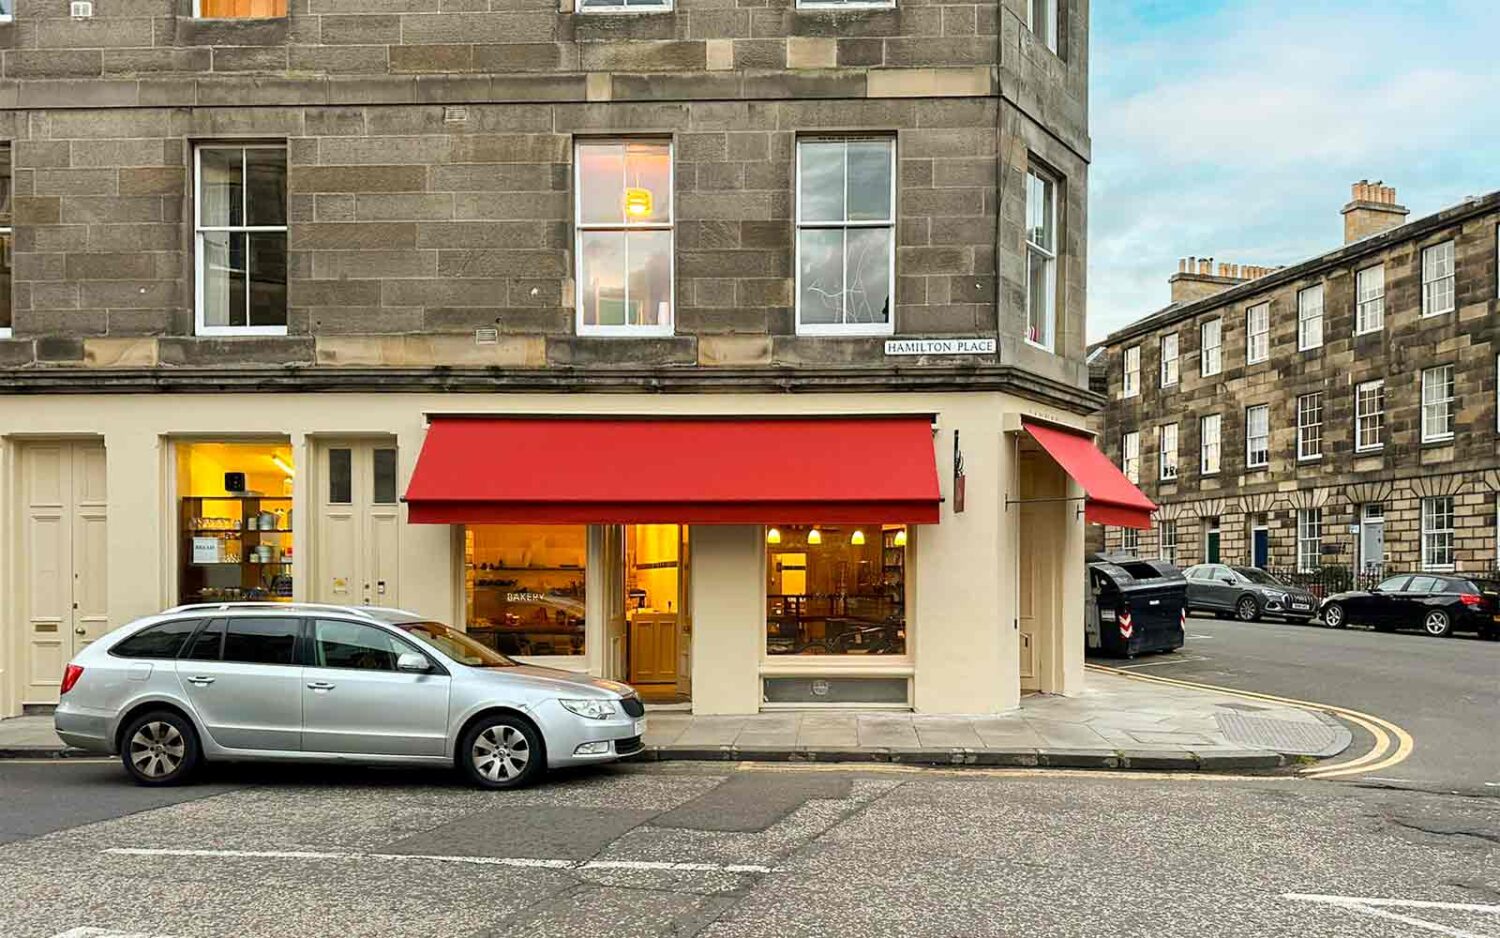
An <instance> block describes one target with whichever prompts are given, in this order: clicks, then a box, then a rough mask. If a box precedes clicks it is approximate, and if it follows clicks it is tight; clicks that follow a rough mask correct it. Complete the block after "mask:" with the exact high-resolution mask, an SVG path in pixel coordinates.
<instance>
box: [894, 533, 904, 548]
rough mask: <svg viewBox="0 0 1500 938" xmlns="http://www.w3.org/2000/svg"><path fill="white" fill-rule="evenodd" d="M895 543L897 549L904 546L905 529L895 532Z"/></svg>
mask: <svg viewBox="0 0 1500 938" xmlns="http://www.w3.org/2000/svg"><path fill="white" fill-rule="evenodd" d="M895 543H896V546H897V547H905V546H906V529H905V528H902V529H901V530H899V531H897V532H896V541H895Z"/></svg>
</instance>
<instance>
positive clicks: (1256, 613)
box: [1234, 596, 1260, 622]
mask: <svg viewBox="0 0 1500 938" xmlns="http://www.w3.org/2000/svg"><path fill="white" fill-rule="evenodd" d="M1234 615H1235V618H1237V619H1239V620H1240V621H1241V622H1254V621H1255V620H1257V619H1259V618H1260V603H1258V602H1256V601H1255V597H1253V596H1241V597H1240V601H1239V602H1238V603H1236V604H1235V607H1234Z"/></svg>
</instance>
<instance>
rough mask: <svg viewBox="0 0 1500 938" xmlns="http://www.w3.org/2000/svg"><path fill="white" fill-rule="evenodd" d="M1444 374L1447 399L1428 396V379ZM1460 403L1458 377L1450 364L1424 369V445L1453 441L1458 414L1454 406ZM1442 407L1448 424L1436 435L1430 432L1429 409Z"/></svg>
mask: <svg viewBox="0 0 1500 938" xmlns="http://www.w3.org/2000/svg"><path fill="white" fill-rule="evenodd" d="M1439 372H1443V373H1445V374H1446V376H1447V385H1448V393H1447V396H1446V397H1439V398H1432V399H1429V396H1428V379H1429V377H1430V376H1432V375H1434V374H1436V373H1439ZM1457 402H1458V375H1457V370H1456V369H1455V367H1454V366H1453V365H1452V364H1451V363H1449V364H1443V365H1433V366H1432V367H1431V368H1423V369H1422V413H1421V419H1422V442H1423V443H1448V442H1451V441H1452V440H1453V437H1454V430H1455V429H1457V422H1458V414H1457V413H1456V412H1455V410H1454V406H1453V405H1454V404H1456V403H1457ZM1437 405H1441V406H1442V407H1443V414H1442V419H1443V422H1444V423H1446V424H1447V429H1446V430H1439V431H1438V432H1436V433H1430V432H1428V408H1430V407H1434V406H1437Z"/></svg>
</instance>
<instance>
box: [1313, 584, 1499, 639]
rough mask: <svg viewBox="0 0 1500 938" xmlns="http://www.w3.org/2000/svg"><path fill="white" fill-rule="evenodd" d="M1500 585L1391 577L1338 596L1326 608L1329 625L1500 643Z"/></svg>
mask: <svg viewBox="0 0 1500 938" xmlns="http://www.w3.org/2000/svg"><path fill="white" fill-rule="evenodd" d="M1497 619H1500V583H1496V582H1494V581H1493V580H1479V579H1475V578H1474V577H1468V576H1448V575H1444V574H1437V573H1413V574H1402V575H1400V576H1393V577H1387V578H1386V579H1384V580H1382V581H1380V584H1379V585H1378V586H1375V587H1373V588H1372V589H1368V590H1351V591H1350V592H1347V593H1336V594H1335V595H1333V596H1330V597H1328V599H1327V600H1325V601H1324V603H1323V622H1324V624H1326V625H1327V626H1328V627H1329V628H1334V629H1341V628H1343V627H1345V626H1346V625H1348V624H1349V623H1351V622H1353V623H1355V624H1359V625H1369V626H1373V627H1374V628H1375V630H1376V631H1378V632H1393V631H1395V630H1396V629H1421V630H1422V631H1424V632H1426V633H1427V634H1428V635H1434V636H1437V637H1439V638H1441V637H1444V636H1448V635H1452V634H1453V633H1454V632H1478V633H1479V634H1480V636H1481V637H1483V638H1488V639H1491V640H1493V639H1497V638H1500V621H1497Z"/></svg>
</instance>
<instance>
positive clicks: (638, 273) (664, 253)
mask: <svg viewBox="0 0 1500 938" xmlns="http://www.w3.org/2000/svg"><path fill="white" fill-rule="evenodd" d="M626 239H627V241H626V247H627V250H626V259H627V260H628V261H629V264H630V283H629V288H628V290H627V291H626V296H627V298H628V302H629V307H630V308H629V310H628V315H629V318H630V324H631V325H633V326H660V325H668V324H670V323H671V322H672V232H670V231H632V232H630V233H629V234H628V235H626Z"/></svg>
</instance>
